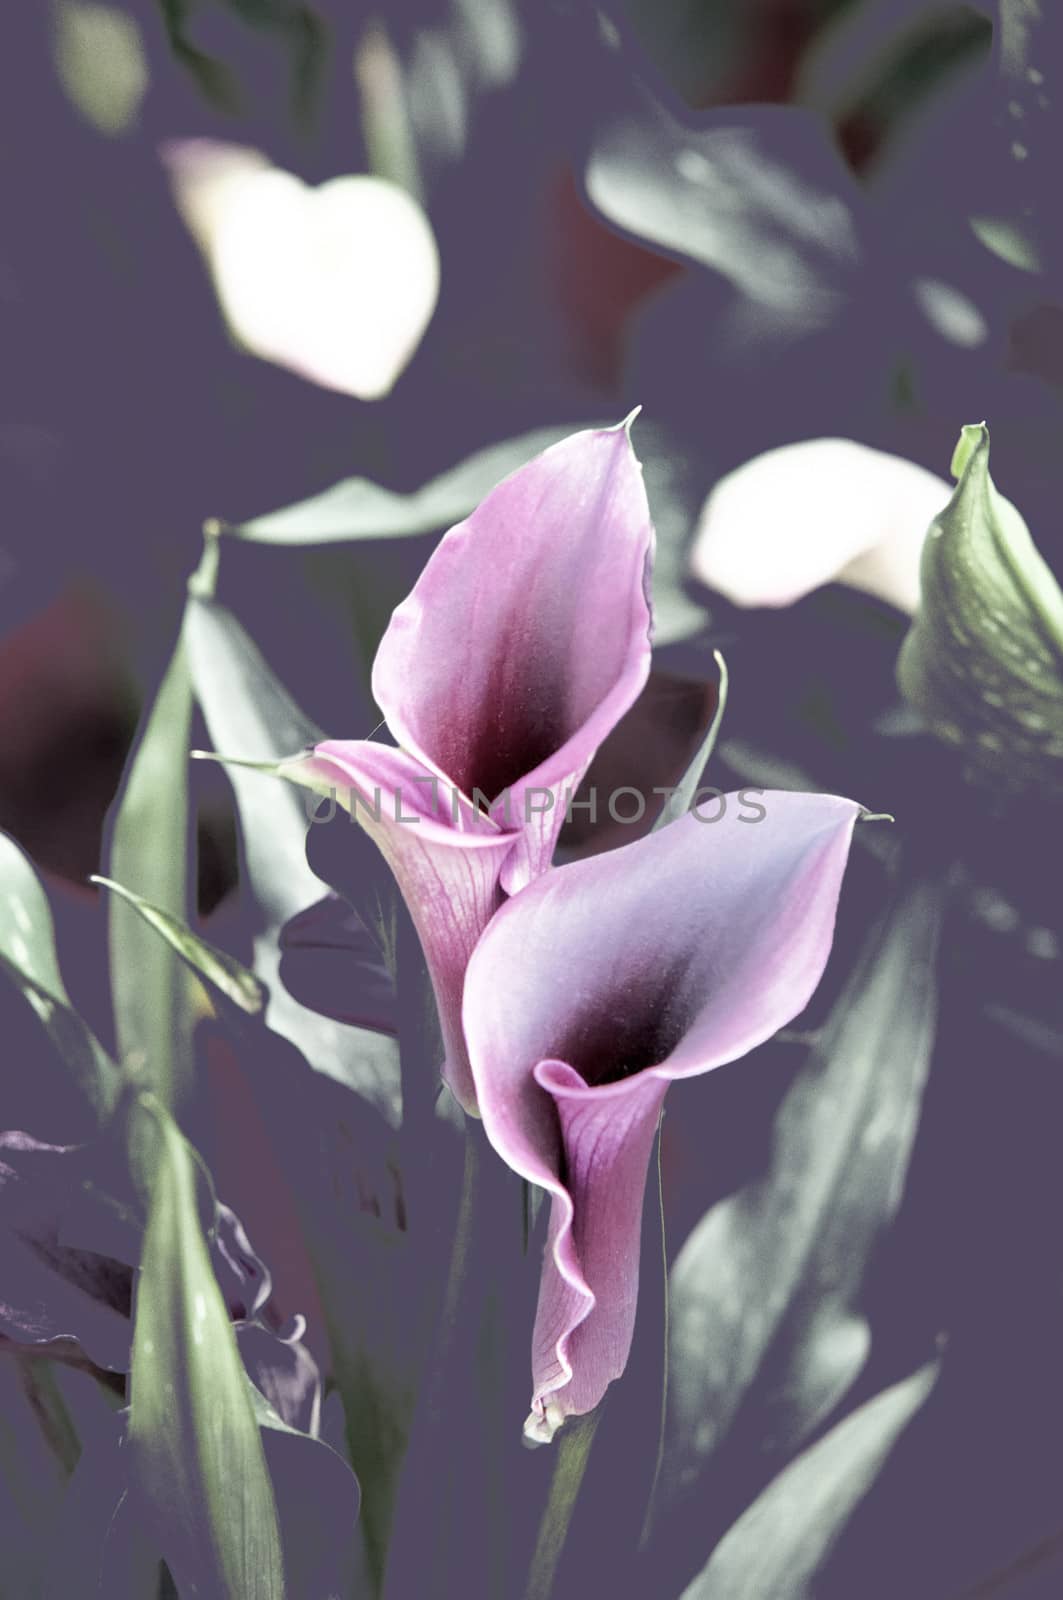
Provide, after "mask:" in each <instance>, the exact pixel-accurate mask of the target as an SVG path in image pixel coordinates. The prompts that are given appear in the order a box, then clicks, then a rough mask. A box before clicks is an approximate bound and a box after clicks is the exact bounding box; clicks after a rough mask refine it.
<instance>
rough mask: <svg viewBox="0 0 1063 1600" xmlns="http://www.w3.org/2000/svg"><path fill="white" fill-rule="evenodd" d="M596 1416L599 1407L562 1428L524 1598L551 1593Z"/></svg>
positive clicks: (542, 1599)
mask: <svg viewBox="0 0 1063 1600" xmlns="http://www.w3.org/2000/svg"><path fill="white" fill-rule="evenodd" d="M600 1416H601V1406H599V1407H598V1409H597V1411H592V1412H591V1413H590V1415H589V1416H586V1417H578V1418H577V1419H576V1420H574V1421H572V1422H569V1423H566V1425H565V1427H564V1429H563V1430H562V1433H561V1437H560V1440H559V1442H558V1447H557V1461H556V1462H555V1464H554V1475H553V1478H552V1479H551V1480H550V1493H549V1496H548V1498H547V1501H546V1509H545V1510H544V1511H543V1519H542V1522H541V1523H540V1524H539V1537H538V1539H537V1540H536V1542H535V1554H534V1555H533V1556H532V1559H531V1566H530V1567H529V1569H528V1584H527V1587H526V1589H525V1591H524V1600H550V1595H551V1594H552V1593H553V1587H554V1578H555V1576H556V1574H557V1568H558V1563H559V1562H560V1560H561V1552H562V1550H563V1549H564V1545H565V1539H566V1537H567V1535H568V1529H569V1524H570V1523H571V1521H572V1513H573V1511H574V1510H575V1508H576V1497H577V1495H578V1494H579V1491H580V1485H581V1484H582V1482H583V1474H584V1472H585V1471H586V1469H587V1458H588V1456H589V1455H590V1453H591V1445H592V1444H593V1443H594V1434H595V1430H596V1429H597V1426H598V1419H599V1417H600Z"/></svg>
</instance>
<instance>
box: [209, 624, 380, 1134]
mask: <svg viewBox="0 0 1063 1600" xmlns="http://www.w3.org/2000/svg"><path fill="white" fill-rule="evenodd" d="M185 639H186V646H187V649H188V660H189V664H190V668H191V673H192V680H193V683H194V685H195V693H196V699H197V700H198V702H199V705H200V707H201V709H202V712H203V715H204V718H205V719H206V723H207V728H208V730H209V733H210V737H211V740H212V742H213V744H214V746H215V748H216V749H218V750H222V751H224V752H225V753H226V755H232V756H236V757H245V758H246V762H245V764H244V765H242V766H241V765H231V764H228V763H227V765H226V770H227V771H228V774H229V779H230V782H231V783H232V786H233V792H234V794H235V796H236V806H237V811H238V813H239V818H240V831H241V839H242V854H243V865H244V868H245V881H246V884H247V886H248V888H249V890H250V893H251V895H252V896H253V899H254V901H255V904H256V907H257V912H258V926H257V929H256V935H255V942H254V967H255V972H256V973H257V975H258V977H259V978H260V979H261V980H262V981H263V982H264V983H265V984H266V986H267V988H268V990H269V1003H268V1005H267V1008H266V1014H265V1015H266V1023H267V1026H268V1027H270V1028H271V1029H273V1031H274V1032H275V1033H278V1034H280V1035H282V1036H283V1037H284V1038H285V1039H288V1040H290V1041H291V1043H292V1044H294V1045H295V1046H296V1047H297V1049H299V1050H300V1051H301V1052H302V1054H303V1055H304V1056H305V1057H306V1059H307V1061H309V1063H310V1064H311V1066H312V1067H314V1068H315V1069H316V1070H317V1071H318V1072H324V1073H327V1074H328V1075H329V1076H330V1077H333V1078H336V1079H337V1080H338V1081H339V1082H340V1083H343V1084H344V1085H346V1087H348V1088H350V1089H355V1090H356V1091H357V1092H358V1093H359V1094H360V1095H362V1096H363V1097H364V1098H365V1099H367V1100H369V1101H370V1102H371V1103H372V1104H373V1105H375V1106H376V1107H377V1108H378V1109H379V1110H380V1111H381V1112H382V1113H383V1114H384V1115H385V1117H387V1118H388V1120H389V1121H390V1122H391V1123H392V1124H393V1125H394V1124H397V1122H398V1115H399V1104H400V1093H399V1068H398V1060H397V1052H396V1048H395V1043H394V1041H393V1040H391V1039H388V1038H384V1037H383V1036H382V1035H380V1034H375V1033H371V1032H369V1031H368V1030H367V1029H364V1028H355V1027H351V1026H348V1025H347V1024H345V1023H341V1022H333V1021H332V1020H331V1019H330V1018H328V1017H324V1016H319V1015H318V1014H317V1013H316V1012H313V1011H310V1010H309V1009H308V1008H307V1007H306V1006H302V1005H300V1004H299V1002H298V1001H297V1000H295V999H294V998H293V996H292V995H290V994H289V993H288V991H287V989H286V988H285V987H284V985H283V983H282V982H281V981H280V979H279V976H278V971H279V966H280V946H279V940H280V934H281V929H282V928H283V926H284V924H285V923H286V922H287V921H288V920H289V918H291V917H293V916H295V914H296V913H297V912H299V911H303V910H305V909H306V907H307V906H309V905H313V904H314V903H315V902H316V901H318V900H320V899H321V897H322V896H323V895H324V894H325V893H326V892H327V889H326V885H325V884H323V883H322V881H321V879H320V878H318V877H317V876H315V874H314V873H313V872H312V871H311V870H310V867H309V866H308V865H307V860H306V833H307V826H308V812H307V809H306V801H305V797H304V796H303V794H301V793H300V791H299V790H298V789H296V788H295V787H293V786H292V785H291V784H287V783H278V782H277V780H276V778H275V777H273V776H271V775H270V774H271V772H272V771H273V769H274V768H275V767H276V765H277V763H278V761H281V760H283V759H284V758H285V757H289V756H292V755H295V754H297V753H298V752H299V751H300V750H301V749H302V748H303V747H304V746H306V745H308V744H316V743H318V742H320V740H321V739H323V737H324V735H323V734H322V733H321V731H320V730H319V729H318V728H316V727H315V726H314V724H313V723H312V722H310V720H309V719H308V718H307V717H306V716H304V714H303V713H302V711H300V709H299V707H298V706H297V705H295V703H294V701H293V700H292V699H291V697H290V695H289V694H288V692H287V690H286V689H285V688H284V686H283V685H282V684H281V683H280V682H279V681H278V679H277V678H276V677H275V676H274V674H273V672H272V671H271V669H270V667H269V666H268V664H267V663H266V661H265V660H264V659H263V657H262V655H261V654H260V652H259V650H258V649H257V647H256V646H255V644H254V643H253V642H252V640H251V639H250V638H249V637H248V635H247V633H246V632H245V630H244V629H243V628H242V627H241V625H240V624H239V622H237V620H236V618H235V617H234V616H233V615H232V613H231V612H230V611H228V610H226V608H225V607H224V606H221V605H218V604H217V603H216V602H213V601H210V600H206V599H203V598H200V597H196V596H193V597H191V598H190V599H189V602H188V609H187V612H186V617H185ZM256 766H257V767H259V768H260V770H255V769H256Z"/></svg>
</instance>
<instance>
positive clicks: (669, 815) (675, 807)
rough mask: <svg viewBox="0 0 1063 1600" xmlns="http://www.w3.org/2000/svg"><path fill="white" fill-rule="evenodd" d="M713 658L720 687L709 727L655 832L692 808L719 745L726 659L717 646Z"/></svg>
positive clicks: (665, 808) (725, 700)
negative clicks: (718, 674)
mask: <svg viewBox="0 0 1063 1600" xmlns="http://www.w3.org/2000/svg"><path fill="white" fill-rule="evenodd" d="M712 659H713V660H714V661H715V663H716V665H717V666H718V667H719V669H720V687H719V689H718V690H717V693H716V710H715V711H714V712H713V714H712V721H711V722H710V724H709V731H708V733H707V734H706V735H705V737H704V739H703V740H702V741H701V744H700V745H699V747H698V749H697V751H696V753H695V755H694V759H693V760H692V761H691V763H690V765H689V767H688V768H687V770H686V771H685V772H684V774H683V776H682V777H681V778H680V780H679V784H678V787H677V788H676V789H675V791H674V792H673V793H672V794H670V795H669V796H668V798H667V800H666V801H665V803H664V806H663V807H662V809H661V814H660V816H659V817H658V818H657V821H656V822H655V823H654V824H653V832H654V833H656V831H657V829H658V828H664V827H667V825H668V824H669V823H670V822H674V821H675V820H676V818H677V817H681V816H682V815H683V813H684V812H686V811H689V810H690V807H691V805H692V803H693V800H694V796H695V795H696V794H697V792H698V785H699V783H700V782H701V776H702V773H703V772H704V771H705V768H706V767H707V766H708V764H709V760H710V758H711V756H712V752H713V751H714V750H715V748H716V740H717V737H718V735H719V732H720V726H721V724H722V722H723V714H724V712H725V711H726V709H727V682H728V679H727V663H726V661H725V660H724V659H723V656H722V655H721V654H720V652H719V651H718V650H714V651H713V652H712Z"/></svg>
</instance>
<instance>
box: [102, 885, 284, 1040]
mask: <svg viewBox="0 0 1063 1600" xmlns="http://www.w3.org/2000/svg"><path fill="white" fill-rule="evenodd" d="M89 881H90V882H91V883H98V884H100V885H101V886H102V887H103V888H104V889H110V890H111V892H112V893H113V894H117V895H119V896H120V897H121V898H122V899H123V900H124V901H125V902H126V904H127V905H131V906H132V907H133V909H134V911H136V912H137V913H138V915H140V916H141V917H143V919H144V921H145V922H146V923H147V925H148V927H149V928H154V930H155V932H156V933H159V934H161V935H162V937H163V938H164V939H165V940H166V942H167V944H168V945H169V946H170V948H171V949H172V950H175V951H176V952H177V954H178V955H179V956H180V957H181V959H182V960H183V961H186V962H187V963H188V965H189V966H190V967H191V968H192V969H193V971H195V972H198V973H199V975H200V976H201V977H203V978H206V979H207V980H208V982H209V983H212V984H213V985H214V987H215V988H216V989H219V990H220V991H221V993H222V994H223V995H224V996H225V997H226V999H227V1000H231V1001H232V1003H233V1005H235V1006H239V1008H240V1010H241V1011H246V1012H248V1014H249V1015H251V1016H254V1015H255V1014H256V1013H257V1012H259V1011H261V1010H262V1007H263V1006H264V1005H265V1003H266V991H265V988H264V987H263V985H262V984H261V983H259V981H258V979H257V978H256V977H255V975H254V973H253V972H248V970H247V968H246V967H245V966H244V965H243V963H242V962H240V961H237V960H236V958H235V957H234V956H230V955H228V954H227V953H226V952H225V951H224V950H219V949H218V948H217V946H216V945H212V944H208V943H207V941H206V940H205V939H201V938H200V937H199V935H198V934H196V933H193V932H192V929H191V928H190V927H189V926H188V925H187V923H184V922H181V921H180V919H179V918H177V917H172V916H171V915H170V913H169V912H168V911H163V910H162V909H161V907H159V906H153V905H152V904H151V902H150V901H149V900H145V899H143V898H142V897H141V896H140V895H139V894H134V893H133V891H132V890H131V889H124V888H123V887H122V885H121V884H120V883H114V882H113V881H112V880H111V879H110V878H104V877H101V876H100V875H98V874H93V876H92V877H91V878H90V880H89Z"/></svg>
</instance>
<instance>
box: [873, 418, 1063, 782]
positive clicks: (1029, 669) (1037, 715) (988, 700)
mask: <svg viewBox="0 0 1063 1600" xmlns="http://www.w3.org/2000/svg"><path fill="white" fill-rule="evenodd" d="M953 470H954V472H955V473H956V475H957V477H958V478H959V483H958V485H957V488H956V492H955V494H954V495H953V497H952V499H951V500H950V501H949V503H948V505H947V506H946V507H945V509H944V510H943V511H942V512H941V514H940V516H939V517H938V518H937V519H936V520H935V521H934V522H933V523H932V524H931V528H930V532H929V533H928V535H927V540H926V544H925V546H924V548H923V562H922V585H923V604H922V607H921V609H920V611H919V614H918V616H917V617H916V619H915V621H914V622H913V624H912V627H911V630H910V632H909V633H908V636H907V638H906V639H905V641H904V645H903V646H902V649H901V654H900V658H899V660H898V663H897V681H898V683H899V685H900V688H901V691H902V693H903V694H904V696H905V698H906V699H907V700H908V701H909V702H910V703H911V704H912V705H913V706H914V707H915V708H916V710H917V711H919V713H920V714H921V715H922V716H923V717H924V718H925V719H926V721H927V723H928V724H929V725H930V727H931V728H932V729H933V731H934V732H935V733H937V734H938V735H939V737H940V738H942V739H943V740H945V741H946V742H947V743H948V744H951V745H953V746H955V747H956V748H957V749H958V750H960V751H962V753H963V756H964V759H965V761H966V763H967V769H968V771H969V773H970V774H971V775H972V776H975V777H976V778H977V779H978V780H979V781H981V782H983V783H987V784H990V785H992V786H995V787H996V788H997V789H998V790H999V791H1000V792H1004V793H1012V794H1014V793H1016V792H1022V791H1024V790H1038V789H1040V790H1042V791H1047V792H1048V793H1050V794H1060V793H1063V590H1061V589H1060V586H1059V584H1058V583H1057V582H1056V579H1055V577H1054V575H1053V573H1052V572H1051V570H1050V568H1049V567H1048V565H1047V563H1046V562H1045V561H1044V560H1043V558H1042V557H1041V556H1040V555H1039V553H1038V551H1037V548H1036V546H1035V545H1034V542H1033V540H1032V538H1031V537H1030V532H1029V529H1028V528H1027V526H1026V524H1025V522H1024V521H1023V519H1022V517H1021V516H1020V514H1019V512H1018V511H1017V510H1016V509H1015V507H1014V506H1013V505H1012V504H1011V503H1010V502H1009V501H1007V500H1005V498H1004V496H1003V495H1001V494H1000V493H998V491H997V489H996V486H995V485H994V483H993V480H992V478H991V477H990V476H989V430H988V429H987V428H986V426H985V424H984V423H983V424H981V425H979V426H975V427H967V428H964V430H963V435H962V438H961V440H960V443H959V445H958V446H957V450H956V455H955V457H954V459H953Z"/></svg>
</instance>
